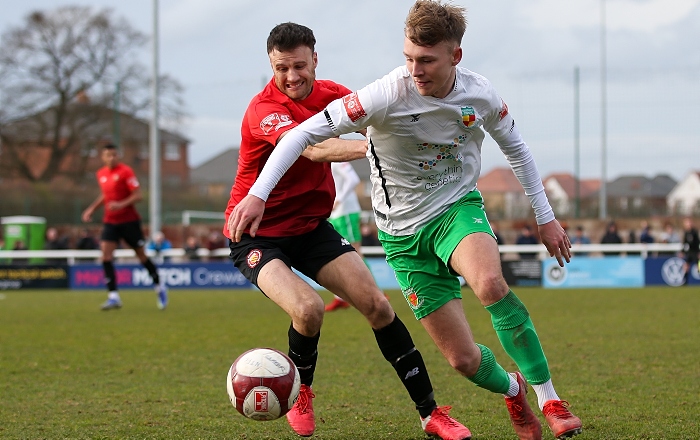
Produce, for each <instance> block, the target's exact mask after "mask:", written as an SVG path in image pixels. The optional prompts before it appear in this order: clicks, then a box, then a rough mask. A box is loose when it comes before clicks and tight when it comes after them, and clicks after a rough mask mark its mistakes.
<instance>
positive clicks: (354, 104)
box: [343, 93, 367, 122]
mask: <svg viewBox="0 0 700 440" xmlns="http://www.w3.org/2000/svg"><path fill="white" fill-rule="evenodd" d="M343 105H344V106H345V113H347V114H348V117H349V118H350V120H351V121H352V122H357V120H358V119H360V118H362V117H364V116H367V113H365V109H364V108H362V104H361V103H360V98H359V97H358V96H357V93H351V94H349V95H346V96H344V97H343Z"/></svg>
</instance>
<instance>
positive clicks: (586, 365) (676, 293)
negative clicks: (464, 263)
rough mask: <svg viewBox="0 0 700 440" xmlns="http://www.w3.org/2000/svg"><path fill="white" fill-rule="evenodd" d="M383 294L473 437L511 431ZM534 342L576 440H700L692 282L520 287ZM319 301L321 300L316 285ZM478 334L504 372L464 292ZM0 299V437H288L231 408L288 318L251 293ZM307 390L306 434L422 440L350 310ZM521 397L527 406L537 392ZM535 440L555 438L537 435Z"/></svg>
mask: <svg viewBox="0 0 700 440" xmlns="http://www.w3.org/2000/svg"><path fill="white" fill-rule="evenodd" d="M388 293H389V295H390V296H391V302H392V305H393V306H394V308H395V309H396V310H397V312H398V313H399V316H401V317H402V319H403V321H404V322H405V323H406V325H407V326H408V327H409V329H410V330H411V333H412V334H413V337H414V340H415V342H416V346H417V347H418V348H419V349H420V350H421V352H422V353H423V356H424V358H425V361H426V364H427V365H428V368H429V370H430V374H431V378H432V381H433V386H434V388H435V393H436V397H437V400H438V403H439V404H441V405H451V406H453V409H452V412H451V414H452V415H453V416H454V417H455V418H457V419H458V420H460V421H461V422H463V423H464V424H465V425H467V426H468V427H469V428H470V429H471V431H472V432H473V434H474V439H475V440H476V439H494V440H500V439H503V440H505V439H515V438H516V437H515V434H514V433H513V431H512V429H511V427H510V423H509V420H508V415H507V411H506V408H505V405H504V403H503V399H502V398H501V397H500V396H497V395H493V394H491V393H489V392H487V391H485V390H482V389H480V388H477V387H475V386H474V385H473V384H471V383H470V382H468V381H467V380H465V379H463V378H460V377H459V376H458V375H457V374H456V373H455V372H454V371H452V370H451V368H450V367H449V366H448V365H447V362H446V361H445V360H444V359H443V357H442V356H441V354H440V353H439V352H438V351H437V349H436V348H435V346H434V344H433V343H432V341H430V340H429V338H428V337H427V334H426V333H425V332H424V331H423V329H422V328H421V326H420V324H419V323H418V322H417V321H416V320H415V319H414V318H413V316H412V314H411V312H410V310H409V309H408V307H407V306H406V304H405V301H404V300H403V298H402V297H401V294H400V292H397V291H390V292H388ZM516 293H517V294H518V296H520V297H521V298H522V299H523V301H524V302H525V304H526V305H527V306H528V308H529V310H530V312H531V314H532V316H533V321H534V322H535V325H536V327H537V330H538V333H539V335H540V337H541V339H542V341H543V345H544V348H545V352H546V354H547V356H548V359H549V363H550V368H551V370H552V375H553V380H554V384H555V386H556V388H557V391H558V392H559V393H560V397H561V398H563V399H566V400H568V401H569V402H571V409H572V411H573V412H574V413H575V414H577V415H578V416H579V417H581V419H582V420H583V426H584V431H583V434H582V435H581V436H579V437H577V440H578V439H581V440H585V439H635V440H637V439H683V440H686V439H698V438H700V423H699V422H698V418H700V367H699V365H700V350H699V349H700V291H698V289H693V288H676V289H672V288H645V289H615V290H605V289H592V290H545V289H535V288H527V289H525V288H521V289H517V291H516ZM322 294H323V295H324V297H325V299H326V300H329V299H330V295H329V294H328V293H326V292H323V293H322ZM464 296H465V301H464V307H465V310H466V313H467V316H468V318H469V320H470V323H471V325H472V330H473V332H474V334H475V337H476V339H477V341H479V342H481V343H483V344H485V345H488V346H489V347H491V349H492V350H493V351H494V353H495V354H496V358H497V359H498V360H499V362H500V363H501V364H502V365H503V366H504V367H505V368H506V369H508V370H513V369H514V368H515V366H514V364H513V363H512V361H511V360H510V358H508V357H507V356H506V355H505V353H504V352H503V350H502V349H501V347H500V344H499V343H498V340H497V338H496V336H495V333H494V331H493V329H492V328H491V323H490V317H489V315H488V313H487V312H486V311H485V310H484V309H483V308H482V307H481V306H480V305H479V304H478V303H477V301H476V300H475V299H474V297H473V295H472V294H471V292H470V291H468V290H465V291H464ZM104 297H105V294H104V293H103V292H71V291H14V292H13V291H7V292H0V298H2V299H0V438H3V439H6V438H7V439H62V438H69V439H74V438H76V439H77V438H80V439H200V438H201V439H271V440H272V439H274V440H280V439H298V437H297V436H295V435H293V433H292V432H291V429H290V428H289V426H288V425H287V423H286V421H285V420H284V419H281V420H276V421H271V422H254V421H251V420H247V419H245V418H244V417H243V416H241V415H240V414H238V413H237V412H236V411H235V409H234V408H233V407H232V406H231V404H230V403H229V401H228V397H227V394H226V387H225V378H226V373H227V371H228V368H229V366H230V365H231V363H232V362H233V360H234V359H235V358H236V357H237V356H238V355H239V354H240V353H242V352H243V351H245V350H247V349H249V348H253V347H264V346H269V347H275V348H278V349H281V350H283V351H286V349H287V329H288V326H289V320H288V318H287V317H286V315H285V314H284V313H283V312H282V311H281V310H280V309H279V308H277V307H276V306H275V305H274V304H273V303H272V302H271V301H269V300H267V299H266V298H264V297H263V296H262V295H261V294H260V293H258V292H256V291H247V290H246V291H216V290H208V291H182V290H174V291H172V292H171V303H170V305H169V307H168V309H167V310H165V311H163V312H161V311H159V310H157V308H156V298H155V294H154V293H153V292H152V291H123V292H122V299H123V302H124V308H123V309H122V310H117V311H110V312H101V311H100V310H99V305H100V303H101V302H102V301H103V300H104ZM319 352H320V357H319V364H318V369H317V371H316V380H315V382H314V391H315V393H316V395H317V398H316V399H315V400H314V406H315V410H316V417H317V429H316V434H315V435H314V437H313V438H315V439H319V440H323V439H405V440H422V439H425V438H426V437H425V435H424V434H423V432H422V431H421V429H420V423H419V420H418V415H417V413H416V411H415V410H414V409H413V407H412V404H411V401H410V399H409V397H408V395H407V394H406V392H405V390H404V389H403V387H402V386H401V385H400V382H399V380H398V378H397V377H396V375H395V373H394V371H393V369H392V368H391V367H390V366H389V365H388V363H387V362H386V361H385V360H384V359H383V357H382V356H381V353H380V352H379V350H378V349H377V347H376V343H375V341H374V338H373V336H372V332H371V330H370V329H369V326H368V325H367V324H366V322H365V320H364V319H363V318H362V317H361V316H360V314H359V313H358V312H357V311H355V310H341V311H338V312H334V313H332V314H328V315H327V316H326V319H325V323H324V327H323V330H322V337H321V342H320V348H319ZM529 399H530V403H531V405H532V406H533V407H535V406H536V398H535V395H534V392H532V391H531V392H530V394H529ZM544 431H545V434H544V438H545V439H552V438H553V437H552V435H551V432H549V431H548V429H545V430H544Z"/></svg>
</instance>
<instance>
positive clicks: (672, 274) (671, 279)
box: [661, 257, 685, 287]
mask: <svg viewBox="0 0 700 440" xmlns="http://www.w3.org/2000/svg"><path fill="white" fill-rule="evenodd" d="M684 263H685V262H684V261H683V259H681V258H678V257H673V258H669V259H668V260H666V261H665V262H664V265H663V266H661V278H663V280H664V282H665V283H666V284H668V285H669V286H674V287H676V286H682V285H683V276H684V275H685V271H684V270H683V264H684Z"/></svg>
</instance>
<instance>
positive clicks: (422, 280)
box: [379, 190, 495, 319]
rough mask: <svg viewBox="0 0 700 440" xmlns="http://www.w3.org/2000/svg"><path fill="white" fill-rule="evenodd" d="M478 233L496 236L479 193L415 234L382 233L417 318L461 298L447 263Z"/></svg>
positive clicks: (458, 203)
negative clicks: (469, 237) (464, 242)
mask: <svg viewBox="0 0 700 440" xmlns="http://www.w3.org/2000/svg"><path fill="white" fill-rule="evenodd" d="M475 232H485V233H487V234H489V235H491V236H493V231H492V230H491V225H490V224H489V221H488V219H487V218H486V211H484V199H483V198H482V197H481V193H480V192H479V191H478V190H474V191H472V192H470V193H469V194H467V195H466V196H464V197H462V198H461V199H460V200H459V201H457V202H456V203H454V204H453V205H452V206H451V207H450V209H449V210H448V211H447V212H445V213H444V214H442V215H440V216H439V217H437V218H435V219H434V220H432V221H431V222H430V223H428V224H427V225H426V226H424V227H423V228H421V229H420V230H419V231H418V232H416V233H415V234H413V235H406V236H393V235H390V234H387V233H386V232H382V231H379V240H380V241H381V242H382V247H383V248H384V252H385V253H386V261H387V263H389V266H391V268H392V269H394V272H395V273H396V279H397V281H398V282H399V286H400V287H401V291H402V292H403V296H404V297H405V298H406V301H407V302H408V305H409V306H410V307H411V309H412V310H413V314H414V315H416V319H421V318H424V317H426V316H428V315H429V314H430V313H432V312H434V311H435V310H437V309H439V308H440V307H442V306H443V305H445V304H446V303H447V302H448V301H450V300H452V299H454V298H462V293H461V287H460V283H459V279H458V278H457V274H456V273H455V272H454V271H453V270H451V269H450V268H449V266H448V263H449V261H450V256H451V255H452V252H454V250H455V248H456V247H457V245H458V244H459V242H460V241H462V239H463V238H464V237H466V236H467V235H469V234H473V233H475ZM494 240H495V237H494Z"/></svg>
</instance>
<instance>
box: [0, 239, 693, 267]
mask: <svg viewBox="0 0 700 440" xmlns="http://www.w3.org/2000/svg"><path fill="white" fill-rule="evenodd" d="M498 249H499V251H500V252H501V255H504V254H510V255H513V256H514V257H517V254H522V253H535V254H537V257H538V258H539V259H546V258H549V254H548V252H547V249H546V248H545V247H544V246H543V245H541V244H524V245H517V244H509V245H501V246H499V247H498ZM571 249H572V252H573V253H574V255H575V254H577V253H578V254H579V255H580V254H582V253H585V254H587V255H588V256H592V257H593V256H600V255H603V253H623V254H634V255H637V254H638V255H640V256H641V257H642V258H647V257H649V256H654V255H655V254H657V253H659V252H662V253H675V252H680V251H681V249H682V245H681V244H680V243H671V244H665V243H651V244H641V243H634V244H582V245H574V246H573V247H572V248H571ZM229 252H230V250H229V249H228V248H221V249H214V250H212V251H209V250H208V249H199V250H198V251H197V255H198V256H199V257H200V258H201V259H203V260H206V259H207V258H211V257H215V258H221V257H228V255H229ZM362 253H363V254H364V255H366V256H373V257H376V256H384V249H382V247H381V246H363V247H362ZM146 254H147V255H148V256H150V257H156V256H157V257H170V258H172V259H173V260H175V261H185V260H186V259H187V258H186V256H185V250H184V249H182V248H176V249H168V250H165V251H162V252H160V253H158V254H157V253H156V252H155V251H152V250H147V251H146ZM101 256H102V252H101V251H100V250H77V249H66V250H46V251H0V264H6V263H5V262H6V261H8V260H13V261H16V260H29V259H37V258H43V259H53V260H56V259H65V260H66V261H67V262H68V264H71V265H72V264H75V262H76V261H77V260H81V261H88V260H92V261H94V262H99V261H100V257H101ZM114 257H115V258H116V259H117V260H129V259H134V258H135V257H136V255H135V253H134V251H133V250H131V249H117V250H115V251H114Z"/></svg>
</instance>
